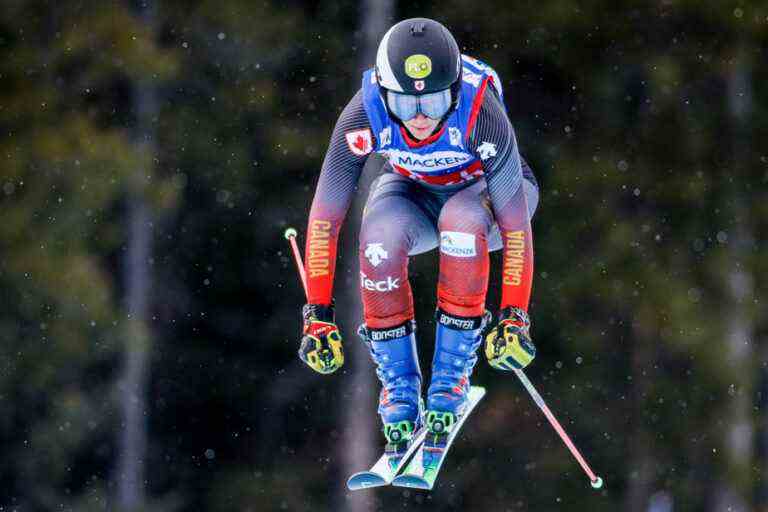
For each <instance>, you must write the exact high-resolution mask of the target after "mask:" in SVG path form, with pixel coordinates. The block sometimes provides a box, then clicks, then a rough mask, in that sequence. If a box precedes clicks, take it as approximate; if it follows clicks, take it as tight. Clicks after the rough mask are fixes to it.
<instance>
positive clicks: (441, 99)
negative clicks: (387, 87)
mask: <svg viewBox="0 0 768 512" xmlns="http://www.w3.org/2000/svg"><path fill="white" fill-rule="evenodd" d="M451 103H452V101H451V89H450V87H449V88H448V89H443V90H442V91H437V92H430V93H427V94H420V95H418V96H416V95H413V94H401V93H398V92H392V91H387V106H388V107H389V110H390V111H391V112H392V113H393V114H394V115H396V116H397V117H398V119H400V120H401V121H409V120H411V119H413V118H414V117H416V114H418V113H419V112H421V113H422V114H424V115H425V116H427V117H429V118H431V119H442V117H443V116H444V115H445V114H446V113H448V110H450V108H451Z"/></svg>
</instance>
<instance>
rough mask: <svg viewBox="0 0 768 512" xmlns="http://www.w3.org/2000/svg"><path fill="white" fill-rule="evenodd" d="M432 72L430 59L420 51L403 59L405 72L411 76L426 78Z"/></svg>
mask: <svg viewBox="0 0 768 512" xmlns="http://www.w3.org/2000/svg"><path fill="white" fill-rule="evenodd" d="M430 73H432V60H431V59H430V58H429V57H427V56H426V55H423V54H421V53H417V54H415V55H411V56H410V57H408V58H407V59H405V74H406V75H408V76H409V77H411V78H416V79H419V78H426V77H428V76H429V75H430Z"/></svg>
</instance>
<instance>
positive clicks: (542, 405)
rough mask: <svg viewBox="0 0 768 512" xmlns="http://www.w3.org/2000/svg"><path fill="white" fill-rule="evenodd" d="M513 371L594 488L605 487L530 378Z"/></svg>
mask: <svg viewBox="0 0 768 512" xmlns="http://www.w3.org/2000/svg"><path fill="white" fill-rule="evenodd" d="M513 369H514V371H515V375H517V378H518V379H520V382H522V383H523V386H525V389H527V390H528V393H529V394H530V395H531V398H533V401H534V402H536V405H538V406H539V409H541V412H543V413H544V416H546V417H547V419H548V420H549V423H550V425H552V428H554V429H555V431H556V432H557V433H558V435H559V436H560V439H562V440H563V442H564V443H565V445H566V446H567V447H568V449H569V450H570V451H571V455H573V456H574V458H575V459H576V461H577V462H578V463H579V464H580V465H581V469H583V470H584V472H585V473H586V474H587V476H588V477H589V480H590V482H591V483H592V488H593V489H600V488H601V487H602V486H603V479H602V478H600V477H599V476H597V475H595V473H593V472H592V469H591V468H590V467H589V464H587V461H585V460H584V457H582V456H581V453H580V452H579V450H578V449H577V448H576V445H574V444H573V441H571V438H570V437H568V434H566V433H565V429H563V427H562V426H561V425H560V422H558V421H557V418H555V415H554V414H552V411H550V410H549V407H547V404H546V403H544V399H543V398H541V395H540V394H539V392H538V391H536V388H535V387H533V384H531V381H530V380H528V377H526V375H525V373H523V371H522V370H518V369H517V368H513Z"/></svg>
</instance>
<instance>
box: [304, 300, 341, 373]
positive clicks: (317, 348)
mask: <svg viewBox="0 0 768 512" xmlns="http://www.w3.org/2000/svg"><path fill="white" fill-rule="evenodd" d="M301 313H302V316H303V317H304V330H303V336H302V338H301V348H299V357H300V358H301V360H302V361H304V362H305V363H307V366H309V367H310V368H312V369H313V370H315V371H316V372H317V373H322V374H328V373H333V372H335V371H336V370H338V369H339V368H341V367H342V365H343V364H344V350H343V349H342V347H341V333H340V332H339V328H338V326H337V325H336V324H335V323H334V313H333V305H330V306H322V305H319V304H306V305H305V306H304V308H303V309H302V310H301Z"/></svg>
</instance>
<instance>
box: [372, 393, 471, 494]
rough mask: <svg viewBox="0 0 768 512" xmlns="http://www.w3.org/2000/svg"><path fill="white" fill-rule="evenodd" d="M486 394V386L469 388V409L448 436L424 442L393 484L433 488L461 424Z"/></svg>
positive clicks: (416, 487)
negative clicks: (434, 443)
mask: <svg viewBox="0 0 768 512" xmlns="http://www.w3.org/2000/svg"><path fill="white" fill-rule="evenodd" d="M484 395H485V388H481V387H479V386H472V388H470V390H469V404H468V406H467V410H466V411H465V412H464V414H463V415H461V417H459V418H458V420H457V421H456V424H455V425H454V427H453V428H452V429H451V431H450V433H448V435H447V438H446V439H444V440H443V441H442V442H441V443H439V444H437V445H434V446H433V445H432V443H429V442H428V441H425V442H422V443H421V446H420V447H419V449H418V451H417V452H416V454H415V455H414V456H413V459H411V462H410V464H408V466H407V467H406V468H405V470H404V471H403V472H402V474H400V475H398V476H397V477H395V478H394V480H392V481H391V483H392V485H396V486H398V487H412V488H415V489H426V490H431V489H432V487H433V486H434V485H435V481H436V480H437V475H438V473H439V472H440V467H441V466H442V465H443V462H445V457H446V455H447V454H448V450H450V448H451V445H452V444H453V441H454V440H455V439H456V436H457V435H458V433H459V431H460V430H461V426H462V425H463V424H464V421H465V420H466V419H467V418H468V417H469V415H470V414H471V413H472V410H473V409H474V408H475V406H476V405H477V403H478V402H479V401H480V400H481V399H482V398H483V396H484ZM382 485H384V484H382Z"/></svg>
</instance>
